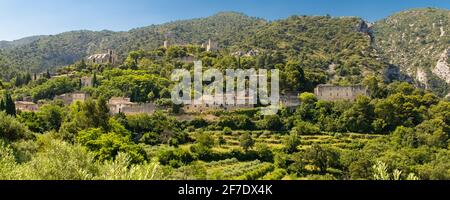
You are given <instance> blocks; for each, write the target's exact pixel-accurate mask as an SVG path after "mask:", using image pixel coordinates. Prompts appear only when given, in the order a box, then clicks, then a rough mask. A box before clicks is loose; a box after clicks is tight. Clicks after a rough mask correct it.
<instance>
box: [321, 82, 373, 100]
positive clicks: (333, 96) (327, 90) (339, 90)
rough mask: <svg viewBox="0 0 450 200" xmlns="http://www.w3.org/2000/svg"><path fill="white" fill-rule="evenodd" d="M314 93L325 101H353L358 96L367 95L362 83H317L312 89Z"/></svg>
mask: <svg viewBox="0 0 450 200" xmlns="http://www.w3.org/2000/svg"><path fill="white" fill-rule="evenodd" d="M314 93H315V95H316V96H317V98H318V99H319V100H325V101H345V100H348V101H355V100H356V98H357V97H358V96H361V95H362V96H368V92H367V88H366V87H364V86H362V85H355V86H334V85H319V86H317V87H316V89H315V90H314Z"/></svg>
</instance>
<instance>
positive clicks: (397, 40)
mask: <svg viewBox="0 0 450 200" xmlns="http://www.w3.org/2000/svg"><path fill="white" fill-rule="evenodd" d="M373 30H374V33H375V35H376V43H377V46H378V47H379V48H380V50H381V51H382V52H383V55H384V56H385V57H386V58H387V59H388V60H389V62H390V63H392V64H394V65H396V66H398V67H399V68H400V70H401V71H402V72H403V73H405V74H406V75H408V76H409V77H410V78H412V79H413V80H414V81H416V82H417V83H418V84H420V85H422V86H424V87H427V88H429V89H433V90H434V91H437V92H438V93H441V94H447V93H448V92H450V90H449V84H450V65H449V64H448V60H449V59H448V58H449V55H448V52H449V49H450V10H443V9H431V8H426V9H414V10H408V11H404V12H400V13H397V14H395V15H393V16H390V17H388V18H386V19H384V20H382V21H379V22H377V23H376V24H375V25H374V27H373Z"/></svg>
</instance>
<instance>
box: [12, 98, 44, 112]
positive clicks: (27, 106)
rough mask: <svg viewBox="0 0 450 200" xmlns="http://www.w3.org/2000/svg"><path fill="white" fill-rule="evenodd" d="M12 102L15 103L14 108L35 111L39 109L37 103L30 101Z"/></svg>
mask: <svg viewBox="0 0 450 200" xmlns="http://www.w3.org/2000/svg"><path fill="white" fill-rule="evenodd" d="M14 104H15V105H16V110H20V111H24V112H36V111H37V110H39V105H38V104H35V103H34V102H31V101H16V102H14Z"/></svg>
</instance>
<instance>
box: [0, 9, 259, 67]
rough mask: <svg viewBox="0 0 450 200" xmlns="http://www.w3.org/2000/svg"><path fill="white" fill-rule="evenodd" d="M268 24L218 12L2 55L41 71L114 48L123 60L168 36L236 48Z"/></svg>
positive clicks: (86, 34)
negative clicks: (129, 53)
mask: <svg viewBox="0 0 450 200" xmlns="http://www.w3.org/2000/svg"><path fill="white" fill-rule="evenodd" d="M265 23H266V22H265V21H263V20H260V19H257V18H252V17H248V16H245V15H242V14H239V13H218V14H217V15H214V16H211V17H208V18H203V19H193V20H183V21H176V22H171V23H166V24H162V25H152V26H148V27H143V28H139V29H133V30H130V31H128V32H112V31H101V32H94V31H72V32H66V33H62V34H58V35H54V36H49V37H45V38H41V39H38V40H35V41H33V42H31V43H28V44H25V45H21V46H17V47H15V48H10V49H5V50H3V52H1V54H2V55H4V56H5V57H8V62H7V64H8V65H9V66H10V67H13V68H21V69H25V70H30V71H33V72H42V71H45V70H47V69H50V70H54V69H55V68H57V67H61V66H64V65H68V64H72V63H74V62H75V61H77V60H80V59H82V58H84V57H86V56H88V55H89V54H93V53H98V52H102V51H105V50H107V49H114V50H115V51H117V52H118V54H119V56H120V58H124V56H125V55H126V54H127V53H128V52H129V51H131V50H139V49H152V48H156V47H158V46H161V45H162V44H163V41H164V40H165V38H166V37H170V38H172V40H174V42H177V43H201V42H205V41H206V40H207V39H209V38H212V39H215V40H218V41H219V42H220V44H221V46H229V45H234V44H237V43H239V42H241V41H242V39H243V38H245V37H246V36H248V35H250V34H252V30H254V29H255V28H256V27H258V26H260V25H264V24H265ZM0 56H1V55H0Z"/></svg>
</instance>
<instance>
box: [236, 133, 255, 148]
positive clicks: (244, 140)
mask: <svg viewBox="0 0 450 200" xmlns="http://www.w3.org/2000/svg"><path fill="white" fill-rule="evenodd" d="M239 141H240V143H241V147H242V149H244V151H248V150H249V149H251V148H253V146H254V145H255V141H254V140H253V138H252V136H251V135H250V134H249V133H244V134H242V135H241V137H240V138H239Z"/></svg>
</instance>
